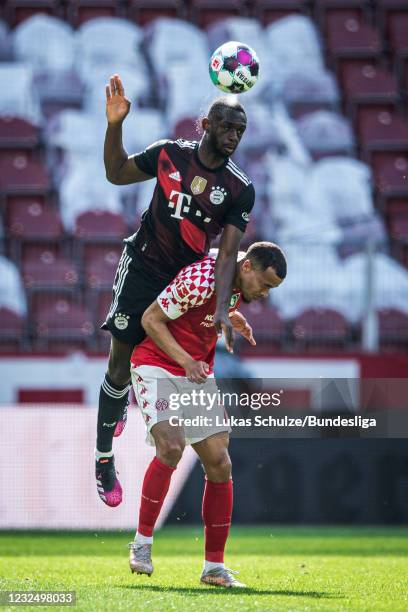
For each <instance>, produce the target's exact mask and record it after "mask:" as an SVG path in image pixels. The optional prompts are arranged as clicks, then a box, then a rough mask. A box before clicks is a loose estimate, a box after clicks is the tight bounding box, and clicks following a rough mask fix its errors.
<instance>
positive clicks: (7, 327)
mask: <svg viewBox="0 0 408 612" xmlns="http://www.w3.org/2000/svg"><path fill="white" fill-rule="evenodd" d="M24 330H25V319H24V317H22V316H21V315H20V314H18V313H16V312H14V311H13V310H10V309H9V308H4V307H3V306H0V351H1V352H2V353H4V352H6V351H15V350H18V349H19V348H21V347H22V343H23V339H24Z"/></svg>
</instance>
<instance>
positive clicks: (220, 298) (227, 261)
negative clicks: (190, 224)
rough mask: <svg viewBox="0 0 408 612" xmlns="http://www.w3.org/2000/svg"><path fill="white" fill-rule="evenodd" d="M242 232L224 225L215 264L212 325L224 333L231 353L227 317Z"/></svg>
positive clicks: (230, 330)
mask: <svg viewBox="0 0 408 612" xmlns="http://www.w3.org/2000/svg"><path fill="white" fill-rule="evenodd" d="M242 236H243V232H241V231H240V230H239V229H238V228H237V227H235V226H234V225H226V226H225V228H224V231H223V233H222V237H221V241H220V249H219V251H218V257H217V260H216V263H215V292H216V294H217V306H216V311H215V314H214V325H215V329H216V330H217V333H218V334H221V332H223V333H224V339H225V345H226V347H227V350H228V351H229V352H230V353H232V352H233V343H234V337H233V333H232V324H231V321H230V318H229V316H228V309H229V303H230V299H231V293H232V289H233V286H232V285H233V283H234V276H235V270H236V265H237V255H238V249H239V244H240V242H241V238H242Z"/></svg>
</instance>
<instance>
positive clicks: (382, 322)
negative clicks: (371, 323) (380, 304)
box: [378, 308, 408, 349]
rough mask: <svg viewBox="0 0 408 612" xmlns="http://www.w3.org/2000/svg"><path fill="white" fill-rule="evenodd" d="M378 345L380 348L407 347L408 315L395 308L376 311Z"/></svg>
mask: <svg viewBox="0 0 408 612" xmlns="http://www.w3.org/2000/svg"><path fill="white" fill-rule="evenodd" d="M378 325H379V333H380V345H381V347H382V348H398V347H400V348H405V349H406V348H407V346H408V315H407V314H406V313H405V312H402V311H400V310H398V309H396V308H387V309H380V310H379V311H378Z"/></svg>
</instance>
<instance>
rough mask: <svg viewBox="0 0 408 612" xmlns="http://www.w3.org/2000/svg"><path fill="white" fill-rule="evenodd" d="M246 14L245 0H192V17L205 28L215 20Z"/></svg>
mask: <svg viewBox="0 0 408 612" xmlns="http://www.w3.org/2000/svg"><path fill="white" fill-rule="evenodd" d="M240 15H241V16H243V15H245V3H244V1H243V0H223V1H222V2H220V0H192V4H191V19H192V21H193V22H195V23H196V24H197V25H198V26H199V27H201V28H205V27H207V26H208V25H210V24H211V23H212V22H214V21H219V20H220V19H226V18H227V17H238V16H240Z"/></svg>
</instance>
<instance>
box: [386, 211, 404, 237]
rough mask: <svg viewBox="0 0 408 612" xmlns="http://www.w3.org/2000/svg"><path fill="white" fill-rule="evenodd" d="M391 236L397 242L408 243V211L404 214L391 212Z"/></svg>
mask: <svg viewBox="0 0 408 612" xmlns="http://www.w3.org/2000/svg"><path fill="white" fill-rule="evenodd" d="M389 228H390V235H391V236H392V238H395V239H396V240H400V241H402V242H406V243H408V210H406V211H405V212H404V213H400V212H399V211H398V212H397V213H394V212H391V214H390V216H389Z"/></svg>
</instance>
